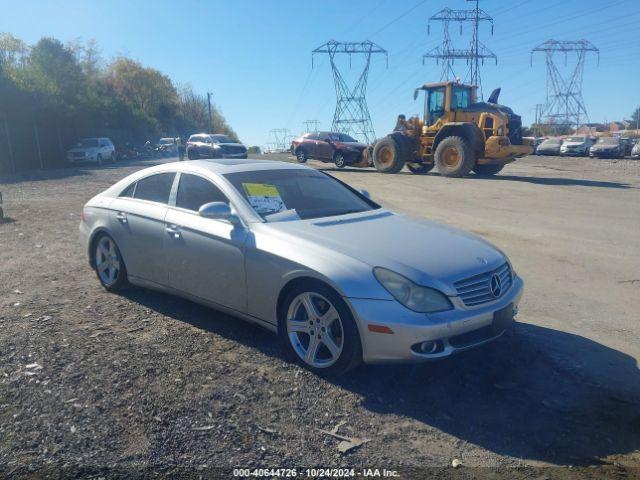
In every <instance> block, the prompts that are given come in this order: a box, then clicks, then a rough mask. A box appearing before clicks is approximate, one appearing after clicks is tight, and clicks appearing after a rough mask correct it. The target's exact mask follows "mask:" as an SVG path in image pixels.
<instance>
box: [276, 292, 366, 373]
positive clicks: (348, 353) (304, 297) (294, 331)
mask: <svg viewBox="0 0 640 480" xmlns="http://www.w3.org/2000/svg"><path fill="white" fill-rule="evenodd" d="M278 330H279V335H280V339H281V340H282V342H283V344H284V348H285V350H286V352H287V354H288V356H289V357H291V358H293V359H294V360H295V361H296V362H298V363H300V364H302V365H303V366H305V367H306V368H308V369H310V370H312V371H314V372H316V373H320V374H326V375H341V374H343V373H346V372H347V371H349V370H351V369H353V368H355V367H356V366H357V365H359V364H360V362H361V361H362V346H361V343H360V336H359V334H358V328H357V326H356V323H355V320H354V319H353V316H352V315H351V312H350V310H349V308H348V307H347V305H346V304H345V303H344V300H342V298H341V297H340V296H339V295H338V294H337V293H336V292H335V291H334V290H332V289H331V288H329V287H328V286H326V285H324V284H321V283H315V282H313V283H309V284H306V285H299V286H298V287H296V288H293V289H292V290H291V291H290V292H289V293H288V294H287V297H286V298H285V300H284V302H283V308H282V311H281V318H280V319H279V328H278Z"/></svg>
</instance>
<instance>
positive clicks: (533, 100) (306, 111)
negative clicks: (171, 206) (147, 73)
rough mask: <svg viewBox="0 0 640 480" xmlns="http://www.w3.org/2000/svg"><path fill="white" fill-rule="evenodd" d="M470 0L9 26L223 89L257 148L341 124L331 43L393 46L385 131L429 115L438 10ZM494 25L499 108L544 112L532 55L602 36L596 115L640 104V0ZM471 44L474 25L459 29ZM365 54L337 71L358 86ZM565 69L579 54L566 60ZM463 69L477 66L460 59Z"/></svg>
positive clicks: (146, 9)
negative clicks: (416, 93)
mask: <svg viewBox="0 0 640 480" xmlns="http://www.w3.org/2000/svg"><path fill="white" fill-rule="evenodd" d="M472 5H473V4H472V3H469V2H466V1H464V0H403V1H398V0H349V1H345V0H342V1H339V0H324V1H318V0H309V1H303V0H298V1H293V0H208V1H204V0H202V1H196V0H187V1H180V2H169V1H164V0H155V1H141V0H138V1H131V0H101V1H99V2H98V1H87V0H69V1H64V2H63V1H57V0H46V1H31V0H22V1H21V2H19V3H18V2H16V1H15V0H0V12H2V14H1V15H0V32H2V31H4V32H10V33H12V34H13V35H15V36H17V37H19V38H21V39H23V40H24V41H26V42H27V43H35V42H36V41H37V40H38V39H39V38H41V37H43V36H51V37H55V38H58V39H59V40H61V41H63V42H67V41H71V40H74V39H77V38H81V39H83V40H89V39H95V40H96V41H97V42H98V44H99V46H100V48H101V50H102V56H103V58H104V60H105V61H108V60H109V59H110V58H112V57H114V56H117V55H121V54H126V55H127V56H130V57H132V58H134V59H136V60H139V61H140V62H142V63H143V64H145V65H146V66H150V67H154V68H157V69H158V70H160V71H162V72H163V73H165V74H167V75H169V76H170V77H171V78H172V80H173V81H174V82H176V83H177V84H190V85H191V86H192V87H193V88H194V90H195V91H197V92H199V93H202V94H205V93H206V92H207V91H209V92H211V93H212V94H213V101H214V103H215V104H216V106H217V107H218V108H219V109H220V111H221V112H222V113H223V115H224V116H225V117H226V119H227V121H228V122H229V124H230V125H231V126H232V127H233V128H234V129H235V130H236V132H237V133H238V135H239V137H240V139H241V140H242V141H243V142H244V143H246V144H250V145H260V146H263V145H265V144H266V143H267V142H269V141H272V140H273V137H272V135H271V134H270V131H271V130H272V129H283V128H286V129H289V130H290V131H291V134H299V133H301V132H302V131H303V129H304V125H303V122H304V121H305V120H313V119H317V120H319V121H320V128H321V129H327V130H329V129H330V128H331V122H332V118H333V113H334V109H335V90H334V84H333V77H332V73H331V67H330V64H329V61H328V58H327V57H326V56H321V55H320V56H317V57H316V58H315V60H314V66H313V68H312V62H311V57H312V55H311V51H312V50H313V49H314V48H316V47H319V46H320V45H322V44H324V43H326V42H327V41H329V40H332V39H333V40H338V41H364V40H371V41H372V42H374V43H376V44H378V45H380V46H381V47H383V48H385V49H386V50H387V51H388V67H387V64H386V60H385V58H384V56H382V55H379V56H374V57H373V58H372V61H371V66H370V71H369V81H368V91H367V103H368V106H369V111H370V113H371V118H372V121H373V126H374V128H375V131H376V134H377V135H378V136H382V135H384V134H385V133H387V132H388V131H390V130H391V129H392V127H393V125H394V124H395V119H396V117H397V115H398V114H400V113H404V114H406V115H412V114H417V113H419V112H420V111H421V104H420V102H419V101H417V102H415V101H414V100H413V89H414V88H415V87H417V86H419V85H421V84H423V83H428V82H434V81H439V80H440V65H437V64H436V63H435V61H427V62H426V63H425V64H424V65H423V62H422V56H423V54H424V53H426V52H427V51H429V50H431V49H433V48H434V47H435V46H437V45H438V44H439V43H440V42H441V41H442V26H441V25H439V24H432V26H431V29H430V33H429V32H428V31H427V23H428V19H429V17H430V16H431V15H433V14H435V13H436V12H438V11H439V10H441V9H443V8H445V7H449V8H451V9H465V8H472ZM480 7H481V8H482V9H483V10H484V11H485V12H487V13H488V14H489V15H491V16H492V17H493V18H494V33H493V35H491V28H490V27H489V26H488V25H481V28H480V40H481V41H482V42H483V43H484V44H485V45H486V46H487V47H488V48H489V49H491V50H492V51H493V52H494V53H495V54H496V55H497V57H498V64H497V65H495V63H493V62H491V61H489V62H486V63H485V64H484V66H482V69H481V76H482V84H483V90H484V95H485V98H486V97H487V96H488V95H489V93H490V92H491V90H492V89H493V88H495V87H498V86H499V87H502V93H501V97H500V103H502V104H504V105H508V106H510V107H511V108H513V109H514V110H515V112H516V113H518V114H519V115H521V116H522V117H523V122H524V123H525V124H527V125H528V124H530V123H531V122H532V121H533V120H534V115H535V105H536V104H537V103H544V102H545V99H546V64H545V58H544V56H543V55H542V54H537V55H534V56H533V59H531V55H530V51H531V49H532V48H533V47H535V46H537V45H539V44H540V43H542V42H544V41H545V40H548V39H551V38H553V39H557V40H578V39H586V40H589V41H591V42H592V43H593V44H594V45H595V46H596V47H598V48H599V49H600V58H599V61H598V57H597V56H596V55H588V56H587V58H586V61H585V69H584V83H583V97H584V101H585V106H586V108H587V111H588V114H589V120H590V121H593V122H604V121H613V120H619V119H624V118H629V117H630V116H631V113H632V111H633V110H634V109H635V108H636V107H637V106H640V88H639V87H640V85H639V83H640V28H638V27H639V26H640V0H511V1H508V2H505V1H504V0H481V1H480ZM450 31H451V39H452V41H453V43H454V45H455V46H456V47H459V48H464V47H465V46H466V45H467V44H468V42H469V40H470V33H471V26H470V25H466V26H464V28H463V31H462V34H460V31H459V29H458V28H457V26H455V25H452V26H451V27H450ZM361 61H362V59H361V58H357V57H353V58H352V65H351V68H349V63H348V60H347V58H344V59H343V60H341V61H340V63H339V64H338V66H339V67H340V69H341V71H342V72H343V75H344V77H345V79H346V80H347V82H353V81H355V79H356V78H357V76H358V75H359V74H360V72H361V70H360V69H361V68H362V63H361ZM557 63H558V65H559V67H560V68H561V69H562V70H563V71H564V72H565V73H566V71H567V70H569V69H570V67H571V63H572V58H571V57H569V58H568V59H567V66H566V67H565V66H564V59H562V57H559V58H558V62H557ZM455 67H456V68H459V69H460V76H461V77H464V75H465V72H466V65H464V63H463V62H458V63H456V65H455Z"/></svg>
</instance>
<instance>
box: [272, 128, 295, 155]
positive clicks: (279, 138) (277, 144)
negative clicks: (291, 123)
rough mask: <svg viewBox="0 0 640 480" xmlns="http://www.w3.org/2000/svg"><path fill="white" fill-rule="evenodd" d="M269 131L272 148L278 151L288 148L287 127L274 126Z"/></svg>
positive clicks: (288, 136)
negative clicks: (271, 137)
mask: <svg viewBox="0 0 640 480" xmlns="http://www.w3.org/2000/svg"><path fill="white" fill-rule="evenodd" d="M269 133H270V134H271V135H272V136H273V145H274V149H275V150H278V151H285V150H289V145H288V144H287V142H289V140H290V138H291V135H289V129H287V128H274V129H273V130H270V131H269Z"/></svg>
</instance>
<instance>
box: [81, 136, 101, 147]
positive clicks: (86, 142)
mask: <svg viewBox="0 0 640 480" xmlns="http://www.w3.org/2000/svg"><path fill="white" fill-rule="evenodd" d="M97 146H98V139H97V138H83V139H82V140H80V141H79V142H78V144H77V145H76V147H80V148H90V147H97Z"/></svg>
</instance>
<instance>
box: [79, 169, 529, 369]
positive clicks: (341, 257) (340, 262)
mask: <svg viewBox="0 0 640 480" xmlns="http://www.w3.org/2000/svg"><path fill="white" fill-rule="evenodd" d="M80 238H81V241H82V244H83V246H84V248H85V250H86V252H87V255H88V259H89V263H90V265H91V266H92V267H93V268H94V269H95V270H96V272H97V275H98V278H99V280H100V282H101V283H102V285H103V286H104V287H105V288H106V289H107V290H119V289H121V288H124V287H126V286H127V285H128V284H129V283H132V284H135V285H138V286H142V287H149V288H153V289H158V290H161V291H165V292H168V293H171V294H176V295H180V296H183V297H186V298H188V299H191V300H194V301H196V302H200V303H203V304H206V305H209V306H212V307H214V308H216V309H219V310H221V311H224V312H227V313H231V314H233V315H237V316H240V317H242V318H244V319H246V320H249V321H252V322H255V323H258V324H260V325H263V326H265V327H267V328H269V329H271V330H273V331H274V332H277V333H278V334H279V336H280V338H281V340H282V342H283V344H284V346H285V349H286V351H287V353H288V354H289V355H290V356H291V357H292V358H294V359H296V360H297V361H299V362H301V363H302V364H304V365H305V366H307V367H308V368H310V369H312V370H315V371H318V372H326V373H331V374H337V373H342V372H345V371H347V370H349V369H351V368H353V367H355V366H356V365H358V364H359V363H360V362H361V361H364V362H367V363H377V362H406V361H423V360H430V359H436V358H441V357H445V356H448V355H450V354H452V353H454V352H457V351H460V350H464V349H467V348H470V347H474V346H477V345H480V344H483V343H485V342H488V341H490V340H493V339H495V338H497V337H499V336H501V335H502V334H503V332H504V331H505V330H507V329H508V328H509V327H510V326H511V324H512V322H513V319H514V315H515V314H516V312H517V305H518V302H519V300H520V296H521V293H522V287H523V283H522V280H521V279H520V278H519V277H518V276H517V275H516V273H515V271H514V269H513V267H512V265H511V264H510V262H509V260H508V259H507V257H506V256H505V255H504V254H503V253H502V252H501V251H500V250H498V249H497V248H495V247H493V246H492V245H490V244H489V243H487V242H486V241H484V240H482V239H481V238H479V237H476V236H473V235H471V234H469V233H466V232H463V231H460V230H457V229H454V228H451V227H446V226H444V225H440V224H438V223H435V222H432V221H417V220H412V219H410V218H407V217H406V216H404V215H400V214H397V213H394V212H392V211H389V210H386V209H384V208H382V207H380V206H379V205H378V204H377V203H375V202H373V201H372V200H370V199H369V198H368V195H367V194H366V192H358V191H356V190H354V189H353V188H351V187H349V186H348V185H346V184H344V183H343V182H341V181H339V180H337V179H335V178H333V177H331V176H329V175H327V174H325V173H322V172H320V171H317V170H314V169H312V168H309V167H306V166H303V165H296V164H292V163H284V162H275V161H259V160H219V161H187V162H179V163H168V164H164V165H159V166H155V167H152V168H148V169H145V170H141V171H139V172H137V173H134V174H133V175H130V176H129V177H127V178H125V179H123V180H121V181H120V182H118V183H116V184H115V185H113V186H112V187H111V188H109V189H107V190H106V191H104V192H103V193H101V194H99V195H97V196H96V197H94V198H93V199H91V200H90V201H89V202H88V203H87V204H86V205H85V207H84V209H83V212H82V221H81V224H80Z"/></svg>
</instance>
